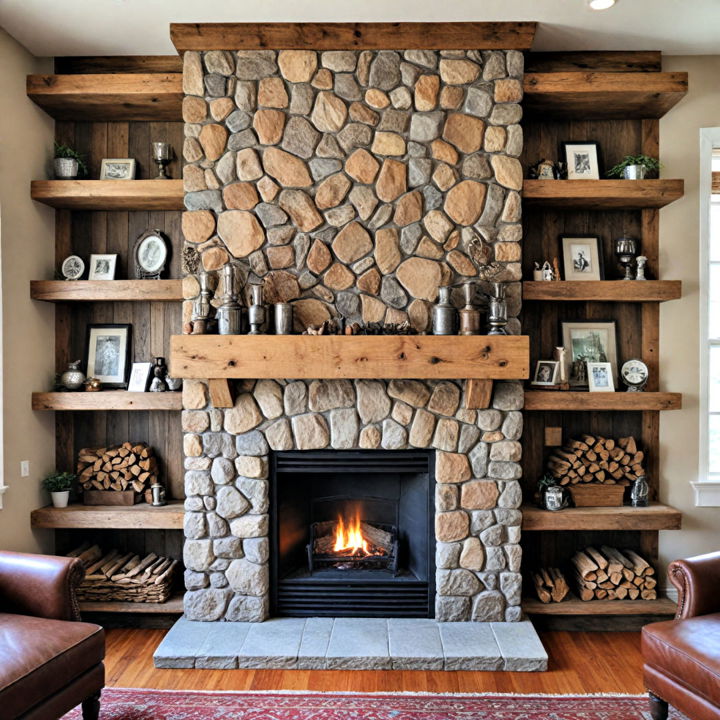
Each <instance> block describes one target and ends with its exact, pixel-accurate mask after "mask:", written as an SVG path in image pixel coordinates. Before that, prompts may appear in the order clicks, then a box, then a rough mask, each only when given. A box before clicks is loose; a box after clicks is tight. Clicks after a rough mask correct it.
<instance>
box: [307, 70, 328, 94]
mask: <svg viewBox="0 0 720 720" xmlns="http://www.w3.org/2000/svg"><path fill="white" fill-rule="evenodd" d="M311 85H312V86H313V87H314V88H316V89H318V90H330V89H331V88H332V86H333V75H332V73H331V72H330V71H329V70H328V69H327V68H321V69H320V70H318V71H317V72H316V73H315V75H314V76H313V79H312V81H311Z"/></svg>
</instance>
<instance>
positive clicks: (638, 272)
mask: <svg viewBox="0 0 720 720" xmlns="http://www.w3.org/2000/svg"><path fill="white" fill-rule="evenodd" d="M635 263H636V269H635V279H636V280H647V278H646V277H645V265H646V264H647V258H646V257H645V256H644V255H638V256H637V257H636V258H635Z"/></svg>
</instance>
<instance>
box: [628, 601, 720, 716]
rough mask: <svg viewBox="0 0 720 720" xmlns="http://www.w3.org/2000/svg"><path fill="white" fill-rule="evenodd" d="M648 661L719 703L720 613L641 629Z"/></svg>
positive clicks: (675, 679)
mask: <svg viewBox="0 0 720 720" xmlns="http://www.w3.org/2000/svg"><path fill="white" fill-rule="evenodd" d="M642 653H643V659H644V661H645V664H646V665H649V666H651V667H652V668H654V669H655V670H658V671H659V672H661V673H663V674H665V675H667V676H668V677H670V678H672V679H673V680H674V681H675V682H676V683H678V684H679V685H681V686H683V687H686V688H688V689H689V690H692V691H693V692H694V693H695V694H697V695H700V696H701V697H703V698H705V699H706V700H708V701H709V702H711V703H713V704H714V705H716V706H720V613H715V614H712V615H700V616H699V617H693V618H687V619H686V620H668V621H666V622H658V623H652V624H651V625H646V626H645V627H644V628H643V629H642Z"/></svg>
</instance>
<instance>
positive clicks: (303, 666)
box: [297, 617, 335, 670]
mask: <svg viewBox="0 0 720 720" xmlns="http://www.w3.org/2000/svg"><path fill="white" fill-rule="evenodd" d="M334 623H335V620H334V619H333V618H326V617H316V618H307V620H306V621H305V627H304V628H303V634H302V639H301V640H300V648H299V649H298V658H297V668H298V670H322V669H323V668H324V667H325V654H326V653H327V648H328V645H329V643H330V636H331V634H332V629H333V625H334Z"/></svg>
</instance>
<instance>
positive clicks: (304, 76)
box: [278, 50, 317, 83]
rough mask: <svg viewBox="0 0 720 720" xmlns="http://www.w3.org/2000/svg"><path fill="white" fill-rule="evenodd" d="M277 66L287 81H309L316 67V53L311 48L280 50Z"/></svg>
mask: <svg viewBox="0 0 720 720" xmlns="http://www.w3.org/2000/svg"><path fill="white" fill-rule="evenodd" d="M278 66H279V67H280V72H281V73H282V76H283V77H284V78H285V79H286V80H287V81H288V82H291V83H301V82H310V79H311V78H312V76H313V73H314V72H315V68H317V54H316V53H315V52H314V51H313V50H281V51H280V53H279V54H278Z"/></svg>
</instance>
